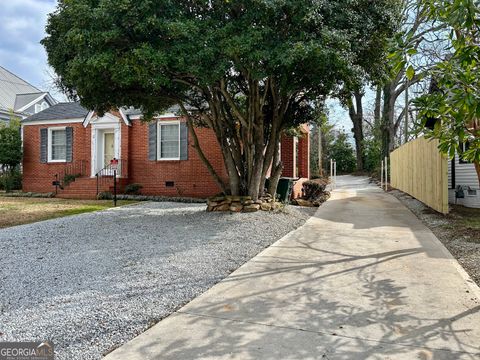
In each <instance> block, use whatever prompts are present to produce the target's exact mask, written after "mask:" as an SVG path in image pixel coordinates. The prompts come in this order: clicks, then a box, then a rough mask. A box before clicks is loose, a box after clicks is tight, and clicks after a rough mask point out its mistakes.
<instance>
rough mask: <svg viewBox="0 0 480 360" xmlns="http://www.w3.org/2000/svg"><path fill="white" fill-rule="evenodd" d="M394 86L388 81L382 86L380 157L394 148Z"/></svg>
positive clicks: (386, 154)
mask: <svg viewBox="0 0 480 360" xmlns="http://www.w3.org/2000/svg"><path fill="white" fill-rule="evenodd" d="M394 91H395V88H394V87H393V84H392V83H388V84H386V85H385V86H384V88H383V111H382V126H381V131H382V158H384V157H385V156H389V154H390V152H391V151H393V149H394V145H395V143H394V140H395V135H396V134H395V133H396V131H395V119H394V116H395V97H394V94H393V92H394Z"/></svg>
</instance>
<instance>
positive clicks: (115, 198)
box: [113, 170, 117, 206]
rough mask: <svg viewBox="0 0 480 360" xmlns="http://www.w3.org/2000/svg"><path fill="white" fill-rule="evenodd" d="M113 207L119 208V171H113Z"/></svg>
mask: <svg viewBox="0 0 480 360" xmlns="http://www.w3.org/2000/svg"><path fill="white" fill-rule="evenodd" d="M113 206H117V170H113Z"/></svg>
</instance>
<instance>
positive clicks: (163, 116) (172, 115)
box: [130, 113, 182, 120]
mask: <svg viewBox="0 0 480 360" xmlns="http://www.w3.org/2000/svg"><path fill="white" fill-rule="evenodd" d="M181 117H182V116H178V115H177V114H174V113H167V114H162V115H156V116H154V117H153V119H154V120H157V119H171V118H176V119H178V118H181ZM142 118H143V115H130V119H132V120H140V119H142Z"/></svg>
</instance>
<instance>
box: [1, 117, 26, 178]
mask: <svg viewBox="0 0 480 360" xmlns="http://www.w3.org/2000/svg"><path fill="white" fill-rule="evenodd" d="M21 161H22V139H21V136H20V123H19V121H18V120H16V119H12V120H11V121H10V123H9V124H8V125H7V124H0V167H2V168H3V170H6V171H7V170H8V171H10V170H13V169H14V168H16V167H17V166H18V165H20V163H21Z"/></svg>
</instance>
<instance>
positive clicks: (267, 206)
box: [260, 203, 272, 211]
mask: <svg viewBox="0 0 480 360" xmlns="http://www.w3.org/2000/svg"><path fill="white" fill-rule="evenodd" d="M260 209H262V210H263V211H270V210H272V205H271V204H270V203H262V205H260Z"/></svg>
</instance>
